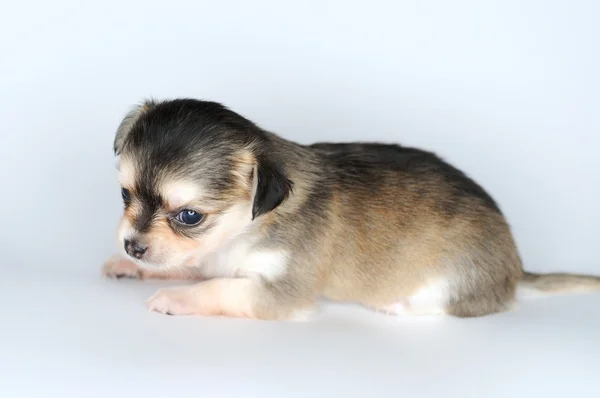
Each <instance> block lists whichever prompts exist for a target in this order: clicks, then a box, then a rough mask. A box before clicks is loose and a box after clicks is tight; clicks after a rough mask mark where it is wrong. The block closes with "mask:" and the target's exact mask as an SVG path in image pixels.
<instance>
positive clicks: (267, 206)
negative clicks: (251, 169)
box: [252, 155, 293, 219]
mask: <svg viewBox="0 0 600 398" xmlns="http://www.w3.org/2000/svg"><path fill="white" fill-rule="evenodd" d="M257 161H258V165H257V178H258V181H257V187H256V195H255V197H254V203H253V205H252V219H255V218H256V217H259V216H261V215H263V214H265V213H268V212H270V211H272V210H274V209H275V208H276V207H277V206H279V205H280V204H281V203H282V202H283V201H284V200H285V199H286V198H287V197H288V196H289V194H290V193H291V191H292V187H293V183H292V181H290V180H289V179H288V178H287V177H286V175H285V174H284V172H283V171H282V169H281V167H280V166H279V164H278V163H273V162H271V161H270V160H268V159H267V157H266V156H264V155H261V156H258V157H257Z"/></svg>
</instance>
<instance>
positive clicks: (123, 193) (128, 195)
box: [121, 188, 131, 203]
mask: <svg viewBox="0 0 600 398" xmlns="http://www.w3.org/2000/svg"><path fill="white" fill-rule="evenodd" d="M121 197H122V198H123V202H125V203H129V202H130V201H131V193H129V190H128V189H126V188H121Z"/></svg>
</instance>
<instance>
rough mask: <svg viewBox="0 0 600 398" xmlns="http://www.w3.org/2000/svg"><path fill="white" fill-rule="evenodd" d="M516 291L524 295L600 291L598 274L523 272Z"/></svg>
mask: <svg viewBox="0 0 600 398" xmlns="http://www.w3.org/2000/svg"><path fill="white" fill-rule="evenodd" d="M518 291H519V294H520V295H523V296H525V297H530V296H533V297H535V296H549V295H556V294H568V293H590V292H600V276H593V275H580V274H566V273H555V274H534V273H532V272H524V273H523V278H522V279H521V281H519V288H518Z"/></svg>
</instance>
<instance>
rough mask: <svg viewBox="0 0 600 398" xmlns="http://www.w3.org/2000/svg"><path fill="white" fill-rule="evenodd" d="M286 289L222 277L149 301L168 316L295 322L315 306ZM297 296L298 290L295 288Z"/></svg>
mask: <svg viewBox="0 0 600 398" xmlns="http://www.w3.org/2000/svg"><path fill="white" fill-rule="evenodd" d="M282 288H283V286H280V285H277V284H272V283H269V282H266V281H264V280H262V279H258V278H257V279H253V278H219V279H212V280H208V281H205V282H201V283H198V284H196V285H193V286H183V287H172V288H165V289H160V290H158V291H157V292H156V293H155V294H154V295H153V296H152V297H150V298H149V299H148V301H147V305H148V308H149V309H150V310H152V311H156V312H160V313H163V314H168V315H207V316H211V315H226V316H231V317H244V318H255V319H265V320H284V319H287V320H294V319H298V318H300V317H302V316H303V315H305V314H307V312H308V310H309V309H310V308H311V307H312V306H313V305H314V302H315V300H314V299H313V298H312V297H311V295H306V296H304V295H298V294H295V295H294V297H291V296H290V295H289V292H286V291H285V289H282ZM294 291H295V292H296V293H298V292H299V290H298V289H294Z"/></svg>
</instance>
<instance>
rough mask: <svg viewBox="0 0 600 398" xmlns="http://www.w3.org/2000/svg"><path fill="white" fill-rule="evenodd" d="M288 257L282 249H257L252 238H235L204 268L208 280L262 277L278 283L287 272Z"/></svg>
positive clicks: (204, 265) (207, 261) (205, 263)
mask: <svg viewBox="0 0 600 398" xmlns="http://www.w3.org/2000/svg"><path fill="white" fill-rule="evenodd" d="M286 266H287V254H286V253H285V252H284V251H282V250H267V249H257V248H256V246H255V245H253V244H252V242H251V241H250V240H249V239H247V238H246V239H245V237H244V236H240V237H238V238H236V239H232V240H231V241H230V242H228V243H227V244H226V245H225V246H224V247H222V248H221V249H220V250H218V251H217V252H215V253H212V254H210V255H208V256H207V257H206V259H205V261H204V262H203V264H202V266H201V269H200V270H201V273H202V275H203V276H205V277H207V278H219V277H252V276H258V275H260V276H262V277H264V278H266V279H268V280H274V279H276V278H278V277H279V276H281V275H283V274H284V273H285V270H286Z"/></svg>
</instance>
